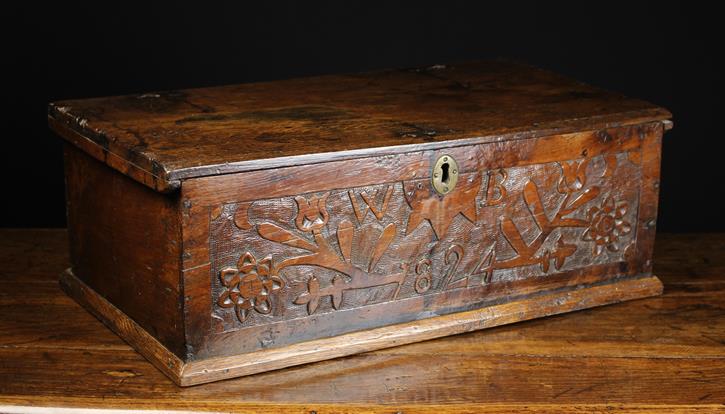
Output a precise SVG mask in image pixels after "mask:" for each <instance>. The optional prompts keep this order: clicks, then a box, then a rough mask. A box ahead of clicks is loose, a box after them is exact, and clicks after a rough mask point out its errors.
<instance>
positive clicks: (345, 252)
mask: <svg viewBox="0 0 725 414" xmlns="http://www.w3.org/2000/svg"><path fill="white" fill-rule="evenodd" d="M353 234H354V229H353V227H352V223H350V221H349V220H343V221H341V222H340V225H338V226H337V242H338V243H339V244H340V251H341V252H342V257H344V258H345V261H346V262H350V258H351V256H352V237H353Z"/></svg>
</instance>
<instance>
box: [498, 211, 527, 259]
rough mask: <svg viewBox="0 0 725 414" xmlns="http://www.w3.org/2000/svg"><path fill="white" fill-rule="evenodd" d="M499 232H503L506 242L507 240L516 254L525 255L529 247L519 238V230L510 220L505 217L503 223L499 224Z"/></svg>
mask: <svg viewBox="0 0 725 414" xmlns="http://www.w3.org/2000/svg"><path fill="white" fill-rule="evenodd" d="M501 231H502V232H503V235H504V236H506V240H508V242H509V244H510V245H511V247H513V248H514V250H516V253H518V254H519V255H521V256H526V255H527V253H528V251H529V246H528V245H527V244H526V243H525V242H524V240H523V239H522V238H521V234H520V233H519V229H517V228H516V225H515V224H514V222H513V220H511V218H509V217H506V218H505V219H504V220H503V222H501Z"/></svg>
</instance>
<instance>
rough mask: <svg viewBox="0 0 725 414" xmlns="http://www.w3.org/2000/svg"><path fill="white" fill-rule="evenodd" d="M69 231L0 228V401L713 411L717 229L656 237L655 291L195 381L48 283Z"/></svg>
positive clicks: (721, 400)
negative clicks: (171, 376) (154, 359)
mask: <svg viewBox="0 0 725 414" xmlns="http://www.w3.org/2000/svg"><path fill="white" fill-rule="evenodd" d="M66 237H67V235H66V233H65V231H60V230H0V264H1V266H0V308H1V311H0V411H3V412H28V407H31V408H35V407H45V409H46V411H45V412H56V411H55V409H56V408H57V407H66V408H72V409H73V410H72V411H73V412H76V411H77V409H80V408H104V409H136V410H142V409H146V410H188V411H223V412H262V413H284V412H289V413H305V414H309V413H310V412H312V411H315V412H317V413H320V414H322V413H344V412H359V413H373V412H385V413H388V412H389V413H396V412H403V413H406V412H407V413H411V412H422V413H434V412H435V413H439V412H463V413H489V412H502V411H503V412H514V413H575V412H633V413H661V412H682V413H690V412H692V413H712V412H722V411H725V405H724V404H725V389H723V387H722V385H721V384H722V383H723V382H724V381H725V347H723V343H725V310H724V309H723V303H725V255H723V252H724V251H725V235H723V234H685V235H669V234H659V235H658V237H657V243H656V244H655V260H654V271H655V272H656V273H657V274H658V275H660V276H661V278H662V280H663V281H664V283H665V293H664V295H662V296H659V297H654V298H650V299H643V300H637V301H630V302H625V303H621V304H618V305H614V306H606V307H601V308H595V309H589V310H584V311H579V312H575V313H570V314H566V315H560V316H553V317H548V318H543V319H537V320H532V321H528V322H524V323H518V324H514V325H508V326H502V327H498V328H493V329H488V330H484V331H478V332H472V333H467V334H462V335H456V336H453V337H447V338H441V339H436V340H431V341H426V342H421V343H417V344H410V345H405V346H401V347H396V348H391V349H386V350H379V351H374V352H369V353H365V354H360V355H356V356H351V357H345V358H339V359H335V360H331V361H326V362H320V363H316V364H311V365H305V366H300V367H293V368H288V369H284V370H279V371H275V372H270V373H266V374H259V375H254V376H250V377H245V378H239V379H234V380H228V381H223V382H218V383H213V384H206V385H200V386H197V387H192V388H179V387H177V386H175V385H174V384H173V383H172V382H171V381H169V380H168V379H167V378H166V377H165V376H164V375H163V374H162V373H161V372H159V371H158V370H157V369H156V368H155V367H153V366H152V365H151V364H149V363H148V362H147V361H146V360H145V359H144V358H143V357H142V356H141V355H139V354H138V353H136V352H135V351H133V350H132V349H131V348H130V347H129V346H128V345H126V344H124V343H123V342H122V341H121V340H120V339H119V338H118V337H117V336H116V335H115V334H113V333H112V332H111V331H110V330H108V329H107V328H105V327H104V326H103V325H102V324H101V323H100V322H98V321H97V320H95V319H94V318H93V317H92V316H91V315H89V314H88V313H87V312H86V311H85V310H84V309H82V308H81V307H80V306H78V305H77V304H75V303H74V302H73V301H72V300H71V299H70V298H68V297H66V296H65V295H64V294H63V293H62V292H61V291H60V289H59V287H58V285H57V283H56V282H55V281H56V279H57V272H56V271H55V269H58V268H64V267H67V266H68V265H69V262H68V258H67V246H66ZM432 356H434V358H435V363H431V358H432ZM13 410H14V411H13Z"/></svg>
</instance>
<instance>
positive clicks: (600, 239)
mask: <svg viewBox="0 0 725 414" xmlns="http://www.w3.org/2000/svg"><path fill="white" fill-rule="evenodd" d="M627 209H628V205H627V202H626V201H621V202H619V203H615V201H614V198H613V197H612V196H609V197H607V198H605V199H604V200H603V201H602V205H601V206H600V207H592V208H590V209H589V211H588V212H587V220H588V221H589V228H587V229H586V230H585V231H584V234H582V240H585V241H593V242H594V255H595V256H598V255H599V254H601V253H602V250H604V248H605V247H606V248H607V250H609V251H611V252H616V251H618V250H619V246H617V241H619V238H620V237H622V236H626V235H627V234H629V233H630V232H631V231H632V226H631V225H630V224H629V223H628V222H626V221H625V220H624V215H625V214H627Z"/></svg>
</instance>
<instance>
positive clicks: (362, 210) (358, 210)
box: [347, 185, 393, 223]
mask: <svg viewBox="0 0 725 414" xmlns="http://www.w3.org/2000/svg"><path fill="white" fill-rule="evenodd" d="M347 194H348V195H349V196H350V202H351V203H352V208H353V210H355V217H357V221H358V222H359V223H362V222H363V220H365V217H366V216H367V215H368V210H370V211H372V212H373V214H374V215H375V218H376V219H378V220H382V218H383V216H385V212H386V211H387V210H388V202H390V197H391V196H392V195H393V186H392V185H389V186H388V187H387V190H386V191H385V197H383V204H382V205H381V206H380V208H378V207H377V206H376V205H375V198H376V197H377V195H378V190H375V192H374V193H373V195H372V196H370V195H368V193H366V192H365V191H361V192H360V197H362V199H363V201H364V203H365V204H364V206H362V207H361V206H360V205H359V204H358V202H357V197H355V192H354V191H352V190H349V191H348V192H347Z"/></svg>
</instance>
